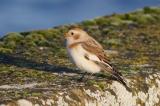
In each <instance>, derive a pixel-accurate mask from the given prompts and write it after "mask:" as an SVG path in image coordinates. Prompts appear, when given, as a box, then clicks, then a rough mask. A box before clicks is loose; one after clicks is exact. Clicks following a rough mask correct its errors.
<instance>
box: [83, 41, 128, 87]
mask: <svg viewBox="0 0 160 106" xmlns="http://www.w3.org/2000/svg"><path fill="white" fill-rule="evenodd" d="M81 45H82V47H83V48H84V49H85V50H86V51H88V52H89V53H91V54H94V55H96V56H97V57H98V58H99V60H100V61H95V60H91V58H90V57H89V56H87V55H85V58H86V59H88V60H91V61H93V62H95V63H96V64H98V65H99V66H100V67H101V68H102V70H104V71H107V72H108V73H110V74H111V75H112V76H114V77H115V78H116V79H117V80H118V81H120V82H121V83H122V84H123V85H125V86H127V85H126V83H125V81H124V79H123V77H122V74H121V73H120V72H118V71H117V70H116V69H115V68H114V67H113V66H112V65H111V64H110V63H109V62H108V60H107V58H106V55H105V52H104V50H103V48H102V46H101V45H100V44H99V43H98V42H97V41H96V40H94V39H90V40H88V41H85V42H82V43H81Z"/></svg>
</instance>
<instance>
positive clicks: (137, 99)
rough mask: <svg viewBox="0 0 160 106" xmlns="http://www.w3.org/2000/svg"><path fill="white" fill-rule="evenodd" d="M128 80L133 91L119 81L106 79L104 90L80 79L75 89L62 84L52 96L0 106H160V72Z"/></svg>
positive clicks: (136, 76)
mask: <svg viewBox="0 0 160 106" xmlns="http://www.w3.org/2000/svg"><path fill="white" fill-rule="evenodd" d="M103 80H104V79H103ZM126 80H127V82H128V85H129V86H130V89H131V91H128V90H127V89H126V88H125V87H124V86H123V85H122V84H120V83H119V82H117V81H112V82H108V81H106V83H103V84H105V85H104V86H105V88H103V89H100V88H99V87H98V83H100V82H99V81H97V83H96V84H93V85H90V86H88V85H83V86H79V84H78V82H76V84H75V86H74V87H72V88H69V86H68V87H66V88H65V87H64V85H61V86H63V87H62V88H61V89H57V90H54V91H53V92H56V93H55V94H53V95H54V96H51V97H47V98H40V97H37V98H32V97H27V98H21V99H18V100H12V101H7V102H4V103H1V105H0V106H13V104H14V106H159V104H160V72H154V73H139V74H135V75H130V76H126ZM104 81H105V80H104ZM95 85H97V86H95ZM29 89H31V88H29Z"/></svg>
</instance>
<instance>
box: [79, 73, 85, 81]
mask: <svg viewBox="0 0 160 106" xmlns="http://www.w3.org/2000/svg"><path fill="white" fill-rule="evenodd" d="M86 74H87V72H85V73H83V74H82V76H81V78H80V79H78V81H82V80H83V79H84V77H85V75H86Z"/></svg>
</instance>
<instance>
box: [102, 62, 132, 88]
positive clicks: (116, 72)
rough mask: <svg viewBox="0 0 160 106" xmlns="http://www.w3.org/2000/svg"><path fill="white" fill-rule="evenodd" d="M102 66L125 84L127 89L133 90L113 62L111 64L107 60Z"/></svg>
mask: <svg viewBox="0 0 160 106" xmlns="http://www.w3.org/2000/svg"><path fill="white" fill-rule="evenodd" d="M99 65H100V64H99ZM100 66H101V67H102V69H104V70H106V71H107V72H108V73H110V74H111V75H112V76H113V77H114V78H115V79H116V80H117V81H118V82H120V83H121V84H123V85H124V86H125V87H126V89H127V90H129V91H131V89H130V88H129V86H128V85H127V83H126V80H125V79H124V77H123V76H122V74H121V73H120V72H119V71H117V70H116V69H115V68H114V67H113V66H112V65H111V64H109V63H108V62H105V63H104V64H103V63H102V64H101V65H100Z"/></svg>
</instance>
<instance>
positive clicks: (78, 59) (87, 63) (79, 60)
mask: <svg viewBox="0 0 160 106" xmlns="http://www.w3.org/2000/svg"><path fill="white" fill-rule="evenodd" d="M67 50H68V53H69V56H70V58H71V60H72V62H73V63H74V64H76V65H77V67H78V68H80V69H81V70H83V71H87V72H90V73H96V72H99V71H100V67H99V66H98V65H97V64H95V63H94V62H93V61H92V60H89V59H93V60H97V61H99V60H98V57H96V56H95V55H92V54H90V53H89V52H87V51H86V50H85V49H83V47H82V46H81V45H77V46H76V47H74V48H72V49H70V48H67ZM85 54H88V56H89V59H86V58H85Z"/></svg>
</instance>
